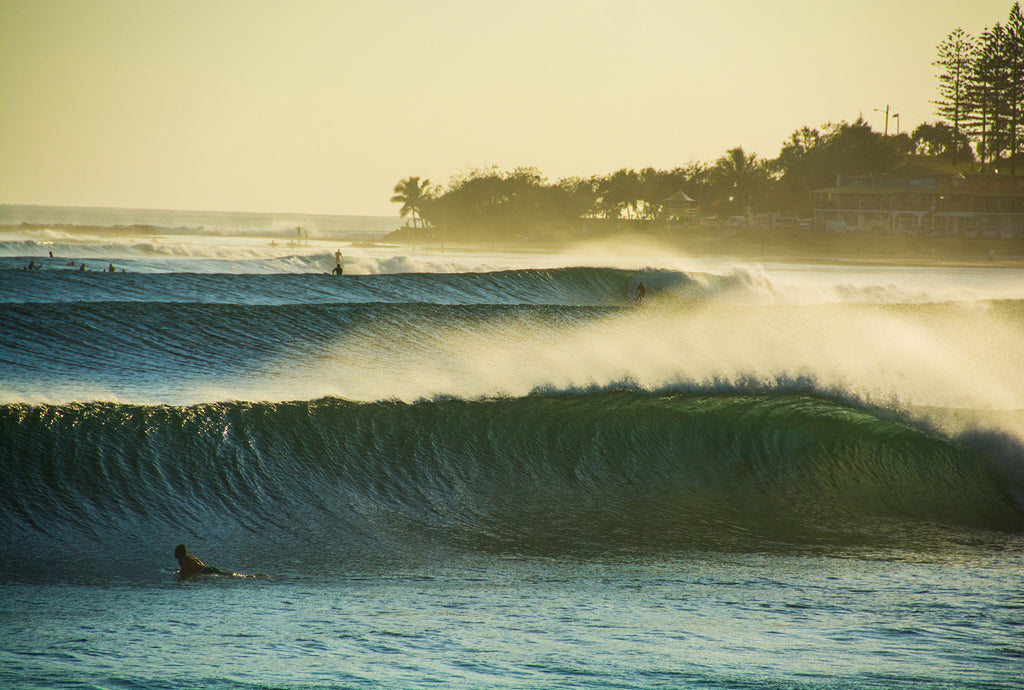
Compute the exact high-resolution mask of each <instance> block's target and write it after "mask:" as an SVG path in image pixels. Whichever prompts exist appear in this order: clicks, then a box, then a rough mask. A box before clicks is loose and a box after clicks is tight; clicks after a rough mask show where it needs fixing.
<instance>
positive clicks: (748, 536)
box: [0, 391, 1024, 574]
mask: <svg viewBox="0 0 1024 690" xmlns="http://www.w3.org/2000/svg"><path fill="white" fill-rule="evenodd" d="M0 439H2V447H0V455H2V456H3V457H4V458H6V459H5V461H4V463H3V465H2V481H0V517H2V520H3V523H4V525H5V534H6V536H5V537H4V538H3V539H4V542H5V548H4V552H5V554H6V556H5V558H4V559H3V562H4V565H3V569H4V570H7V571H8V572H9V573H14V574H18V573H20V572H22V570H24V569H28V570H30V571H36V570H37V569H39V568H43V569H45V570H47V571H51V572H53V571H61V570H63V569H71V570H75V571H81V570H83V569H86V570H87V569H88V568H89V567H95V568H97V569H101V568H103V567H105V566H106V564H107V563H108V559H109V557H110V553H109V551H110V549H111V548H124V545H126V544H128V545H133V547H134V548H133V553H137V554H140V555H142V556H143V557H145V556H146V555H148V552H149V551H150V550H152V549H156V552H155V553H154V554H153V556H152V557H153V558H154V559H156V560H157V561H159V560H161V556H160V552H161V550H166V549H167V544H168V543H172V542H174V541H176V540H180V539H183V538H185V537H187V536H194V535H203V538H204V539H206V540H213V541H218V542H220V543H233V544H236V545H237V546H238V548H243V549H244V550H245V551H247V552H249V553H250V554H251V553H252V550H253V549H255V550H256V551H259V550H267V551H272V552H275V553H276V554H278V555H277V558H280V559H286V560H289V561H292V562H295V563H301V564H303V566H304V567H315V568H316V569H319V570H330V569H337V568H344V567H348V566H346V564H348V563H351V561H352V559H353V558H354V557H356V556H358V557H360V558H365V557H367V556H368V555H371V554H373V555H376V556H377V557H380V556H381V555H386V554H398V553H402V552H403V551H406V550H410V549H416V550H423V549H429V548H435V547H436V548H437V549H456V550H466V549H469V550H474V551H483V552H487V553H505V552H508V553H513V552H514V553H531V554H552V553H557V554H567V553H568V554H573V553H577V554H590V555H593V554H609V553H611V554H615V553H619V554H631V555H634V556H641V557H642V556H644V555H650V554H654V553H659V552H665V551H672V550H679V549H712V550H722V549H724V550H731V549H754V550H772V549H775V548H784V547H787V546H793V545H797V546H803V547H813V546H822V545H825V546H828V547H829V548H835V547H837V546H850V545H860V544H869V545H870V544H885V545H888V546H892V545H894V544H895V545H898V546H904V547H907V546H910V545H912V544H914V543H915V541H916V542H917V543H920V540H922V539H925V537H924V536H922V535H928V534H931V535H934V534H941V533H942V532H943V530H957V529H971V530H979V529H980V530H992V531H1011V532H1019V531H1021V530H1022V529H1024V514H1022V513H1021V512H1020V511H1019V510H1018V509H1017V508H1016V507H1015V506H1014V503H1013V500H1014V499H1013V494H1014V492H1019V487H1016V486H1014V485H1013V482H1014V481H1015V480H1014V479H1013V478H1012V477H1008V476H1006V475H1003V474H1001V473H1000V472H999V471H998V470H997V469H996V468H997V467H998V464H997V463H996V462H995V461H994V460H993V458H991V457H986V455H985V454H984V453H982V452H978V451H972V450H970V449H969V447H967V446H965V445H963V444H959V443H956V442H954V441H951V440H949V439H946V438H943V437H942V436H939V435H935V434H932V433H929V432H927V431H926V430H923V429H921V428H917V427H915V426H913V425H910V424H908V423H906V422H905V421H901V420H898V419H887V418H886V415H883V414H880V413H879V412H877V411H874V410H872V409H869V408H864V407H861V406H856V405H851V404H846V403H842V402H838V401H836V400H830V399H828V398H822V397H819V396H811V395H800V394H757V395H755V394H736V395H687V394H682V393H662V394H651V393H644V392H639V391H633V392H630V391H603V392H602V391H595V392H577V393H565V394H548V395H541V394H538V395H532V396H527V397H523V398H514V399H495V400H480V401H466V400H438V401H430V402H420V403H416V404H405V403H397V402H377V403H363V404H357V403H352V402H347V401H343V400H337V399H324V400H318V401H313V402H296V403H277V404H271V403H218V404H208V405H198V406H190V407H168V406H134V405H120V404H115V403H81V404H72V405H65V406H30V405H8V406H5V407H3V408H0ZM1016 452H1018V453H1019V448H1017V449H1016ZM1018 495H1020V494H1018ZM174 535H178V536H177V537H176V536H174ZM253 542H256V543H257V544H258V546H256V545H254V544H253ZM431 545H433V546H431ZM166 559H167V555H166V554H163V556H162V560H166ZM144 560H145V558H144ZM123 565H124V566H125V567H131V564H130V563H125V564H123Z"/></svg>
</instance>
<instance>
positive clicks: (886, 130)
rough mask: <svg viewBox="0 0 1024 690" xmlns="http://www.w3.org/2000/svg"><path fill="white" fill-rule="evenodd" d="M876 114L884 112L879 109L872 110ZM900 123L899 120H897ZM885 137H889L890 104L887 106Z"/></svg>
mask: <svg viewBox="0 0 1024 690" xmlns="http://www.w3.org/2000/svg"><path fill="white" fill-rule="evenodd" d="M872 110H874V111H875V112H876V113H880V112H882V111H881V110H879V109H878V108H872ZM897 122H898V120H897ZM885 136H889V104H888V103H886V104H885Z"/></svg>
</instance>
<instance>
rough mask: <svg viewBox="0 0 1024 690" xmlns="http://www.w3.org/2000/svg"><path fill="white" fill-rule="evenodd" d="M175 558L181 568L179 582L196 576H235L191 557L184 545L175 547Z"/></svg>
mask: <svg viewBox="0 0 1024 690" xmlns="http://www.w3.org/2000/svg"><path fill="white" fill-rule="evenodd" d="M174 557H175V558H177V559H178V567H179V568H181V570H179V571H178V579H179V580H184V579H185V578H188V577H193V576H194V575H234V573H229V572H225V571H223V570H220V569H219V568H214V567H213V566H212V565H206V564H205V563H203V562H202V561H201V560H199V559H198V558H196V557H195V556H190V555H189V554H188V549H187V548H185V545H184V544H178V545H177V546H175V547H174Z"/></svg>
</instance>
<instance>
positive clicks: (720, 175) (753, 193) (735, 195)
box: [710, 147, 768, 215]
mask: <svg viewBox="0 0 1024 690" xmlns="http://www.w3.org/2000/svg"><path fill="white" fill-rule="evenodd" d="M710 172H711V175H710V177H711V180H712V183H713V184H714V185H715V187H717V189H718V191H719V193H720V194H722V196H723V197H728V203H727V206H728V207H730V208H731V210H732V212H733V213H736V212H739V213H741V214H743V215H745V214H746V213H747V211H748V209H749V208H750V206H751V204H752V203H753V201H754V200H755V198H756V197H757V195H758V193H759V192H760V191H761V190H762V188H763V187H764V184H765V182H766V181H767V178H768V172H767V169H766V168H765V165H764V163H763V162H762V161H760V160H759V159H758V157H757V154H756V153H751V154H747V153H744V152H743V148H742V147H736V148H734V149H729V150H728V151H726V152H725V155H724V156H722V157H721V158H719V159H718V160H717V161H715V165H714V167H712V168H711V171H710Z"/></svg>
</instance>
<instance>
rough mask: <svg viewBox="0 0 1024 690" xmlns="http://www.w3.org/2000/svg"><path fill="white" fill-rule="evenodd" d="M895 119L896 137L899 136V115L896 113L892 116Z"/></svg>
mask: <svg viewBox="0 0 1024 690" xmlns="http://www.w3.org/2000/svg"><path fill="white" fill-rule="evenodd" d="M893 117H895V118H896V136H899V135H900V114H899V113H896V114H895V115H893Z"/></svg>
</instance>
